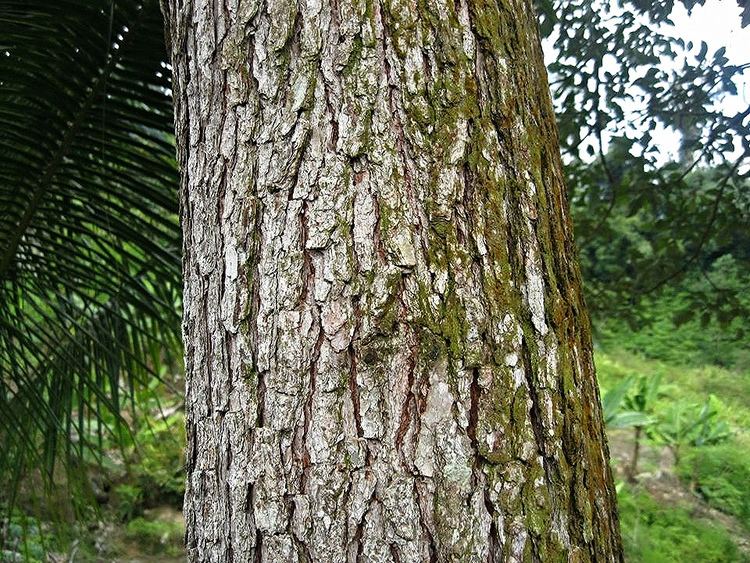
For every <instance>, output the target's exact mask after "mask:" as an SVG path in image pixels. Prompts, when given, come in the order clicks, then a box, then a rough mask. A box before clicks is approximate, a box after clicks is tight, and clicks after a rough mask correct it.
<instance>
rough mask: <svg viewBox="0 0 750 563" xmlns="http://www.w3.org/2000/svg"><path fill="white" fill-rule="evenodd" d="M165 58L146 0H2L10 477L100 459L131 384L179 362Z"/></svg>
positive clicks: (2, 359) (3, 304)
mask: <svg viewBox="0 0 750 563" xmlns="http://www.w3.org/2000/svg"><path fill="white" fill-rule="evenodd" d="M165 58H166V57H165V53H164V45H163V31H162V22H161V15H160V13H159V7H158V2H157V1H155V0H143V1H140V2H133V1H124V0H122V1H115V0H87V1H85V2H84V1H73V0H28V1H24V0H0V448H1V449H2V452H3V455H2V456H0V478H2V481H3V484H4V485H6V486H7V485H8V484H9V483H10V484H12V483H15V482H17V479H18V476H19V473H20V472H21V471H24V470H26V469H28V468H39V469H43V474H44V475H45V476H46V478H47V479H48V480H51V479H52V477H53V475H54V474H55V471H54V470H55V467H56V464H57V463H58V462H59V461H60V460H62V461H64V462H69V461H72V460H74V459H80V458H82V457H84V456H87V455H90V454H94V455H95V456H96V455H101V447H102V444H103V443H104V442H105V439H107V438H109V440H108V441H110V443H111V442H117V440H118V439H120V437H122V435H123V429H124V428H125V427H126V425H125V424H124V419H123V418H122V413H123V409H124V408H125V407H126V406H127V405H128V404H130V403H129V401H131V400H132V393H133V391H134V390H135V389H137V388H139V387H140V386H143V384H144V383H145V382H147V381H149V380H151V379H152V378H153V377H155V376H156V374H157V370H158V367H159V365H160V364H163V362H169V363H171V364H172V365H175V359H176V358H178V357H179V306H180V297H179V295H180V294H179V288H180V259H179V255H180V245H181V242H180V234H179V229H178V222H177V213H178V209H177V190H176V187H177V174H176V163H175V160H174V147H173V140H172V137H171V135H172V108H171V101H170V97H169V93H170V91H169V88H170V83H169V77H170V73H169V71H168V69H167V68H166V65H165V64H164V63H163V61H164V60H165ZM8 490H12V491H14V490H15V489H13V487H12V486H11V488H10V489H8ZM10 494H11V493H8V494H6V497H9V496H10ZM0 500H2V498H0ZM5 500H6V501H8V500H9V498H6V499H5Z"/></svg>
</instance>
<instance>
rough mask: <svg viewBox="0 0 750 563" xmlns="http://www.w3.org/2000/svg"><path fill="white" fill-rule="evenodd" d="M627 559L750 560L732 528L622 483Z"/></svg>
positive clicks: (634, 562)
mask: <svg viewBox="0 0 750 563" xmlns="http://www.w3.org/2000/svg"><path fill="white" fill-rule="evenodd" d="M618 500H619V504H620V524H621V527H622V538H623V543H624V547H625V554H626V560H627V561H628V562H630V563H674V562H678V561H685V562H688V561H690V562H696V563H698V562H700V563H734V562H738V563H739V562H746V561H750V559H748V557H747V555H746V554H743V553H742V552H741V551H740V550H739V548H738V547H737V545H736V544H735V543H734V541H733V539H732V537H731V535H730V534H729V532H728V531H727V530H726V529H724V528H723V527H722V526H720V525H718V524H717V523H715V522H712V521H710V520H706V519H702V518H694V517H693V515H692V514H691V512H690V510H689V509H688V508H685V507H682V506H667V505H664V504H660V503H659V502H657V501H656V500H655V499H654V498H653V497H651V496H650V495H649V494H648V493H646V492H643V491H638V490H633V489H630V488H629V487H626V486H624V487H622V488H621V490H620V493H619V495H618Z"/></svg>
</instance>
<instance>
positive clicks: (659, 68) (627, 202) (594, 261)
mask: <svg viewBox="0 0 750 563" xmlns="http://www.w3.org/2000/svg"><path fill="white" fill-rule="evenodd" d="M704 3H705V2H704V1H696V0H687V1H684V2H682V4H684V6H685V7H686V8H688V9H691V8H693V7H694V6H696V5H702V4H704ZM738 4H739V5H740V6H741V7H742V10H743V12H742V14H743V15H742V21H743V24H744V25H747V23H748V21H749V20H750V7H748V5H747V4H746V3H745V2H744V1H740V2H738ZM538 5H539V8H540V13H541V14H542V26H541V27H542V30H543V32H544V35H545V36H546V37H547V38H548V40H549V41H550V43H551V44H552V45H553V51H554V53H555V57H554V60H553V61H552V62H551V63H550V66H549V70H550V74H551V80H552V92H553V100H554V101H555V107H556V111H557V115H558V122H559V124H560V132H561V134H560V143H561V147H562V152H563V157H564V162H565V163H566V176H567V184H568V189H569V195H570V200H571V206H572V208H573V213H574V219H575V224H576V234H577V237H576V240H577V243H578V244H579V247H580V252H581V262H582V268H583V274H584V279H585V280H586V283H587V300H588V302H589V304H590V305H591V306H592V309H593V311H594V314H595V315H597V316H599V317H611V316H617V317H621V318H622V317H626V318H630V319H631V320H634V321H640V322H641V323H642V322H644V321H647V320H653V319H650V318H649V315H648V313H649V308H650V306H651V303H650V300H651V299H653V298H655V297H659V296H660V295H663V294H664V293H666V294H668V295H669V294H672V293H675V292H679V293H681V297H682V300H683V306H682V307H681V308H680V310H679V311H677V313H678V315H677V320H678V321H684V320H686V318H687V317H686V316H685V315H688V314H691V313H692V314H694V313H695V312H696V311H697V312H699V313H705V315H706V318H705V322H708V321H709V320H711V319H714V320H717V321H719V322H720V323H722V324H724V325H726V324H727V323H729V322H730V321H731V320H732V319H733V318H736V317H743V316H745V317H746V316H747V313H748V312H749V311H748V309H747V303H746V302H745V301H744V300H743V299H742V292H737V291H736V289H734V288H733V285H734V284H733V283H731V281H730V283H728V284H727V283H724V282H725V280H723V279H722V277H721V276H717V275H715V274H712V270H713V269H714V268H715V265H716V261H717V260H719V259H722V257H724V258H725V259H727V258H729V259H731V260H732V261H733V262H734V264H735V265H736V267H737V268H738V271H739V275H741V276H744V275H746V274H747V273H748V272H750V256H749V255H748V248H750V246H749V245H748V241H747V237H746V235H745V234H744V233H747V232H748V231H749V230H750V223H749V221H750V199H749V198H748V196H747V193H748V189H747V188H748V180H747V178H748V173H749V172H750V168H749V167H748V165H747V163H748V157H750V109H748V108H744V109H742V110H740V111H738V112H736V113H733V112H732V111H731V110H725V109H723V107H722V104H721V103H720V102H721V101H722V100H723V99H724V98H725V97H726V96H729V95H736V94H737V86H736V80H737V78H738V77H739V76H741V75H743V74H746V73H747V72H748V69H749V68H750V60H747V61H740V62H739V63H738V62H735V61H732V62H730V61H729V60H728V59H727V57H726V50H725V49H724V48H719V49H718V50H716V51H715V52H714V53H709V52H708V46H707V45H706V44H705V43H702V44H700V45H693V44H692V43H686V42H685V41H683V40H682V39H679V38H675V37H674V35H673V31H672V30H671V29H670V26H671V25H672V23H671V20H670V15H671V13H672V10H673V8H674V5H675V2H672V1H670V2H653V3H652V2H641V1H638V0H625V1H622V2H613V1H609V0H602V1H594V2H592V1H589V0H577V1H573V2H556V1H543V2H538ZM738 11H739V10H738ZM659 128H663V129H667V130H671V131H674V132H678V133H680V134H681V137H682V147H681V150H680V158H679V160H677V161H667V162H665V156H666V155H665V154H664V152H663V151H662V150H661V148H660V146H659V138H658V137H655V136H654V132H655V131H656V130H657V129H659ZM705 280H708V282H709V283H708V284H706V283H697V282H700V281H702V282H705ZM643 299H645V303H643V306H640V305H641V302H642V300H643ZM680 312H684V315H682V316H681V315H680V314H679V313H680ZM643 313H645V315H644V314H643ZM738 336H739V337H741V335H738Z"/></svg>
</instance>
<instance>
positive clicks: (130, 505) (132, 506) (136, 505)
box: [114, 483, 143, 522]
mask: <svg viewBox="0 0 750 563" xmlns="http://www.w3.org/2000/svg"><path fill="white" fill-rule="evenodd" d="M114 497H115V498H114V500H115V502H114V504H115V506H116V507H117V508H116V510H117V517H118V519H119V520H122V521H123V522H127V521H128V520H132V519H133V518H135V517H136V516H138V515H139V514H140V513H141V512H142V511H143V491H142V490H141V488H140V487H138V486H136V485H132V484H130V483H120V484H119V485H117V486H115V488H114Z"/></svg>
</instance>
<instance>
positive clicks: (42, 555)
mask: <svg viewBox="0 0 750 563" xmlns="http://www.w3.org/2000/svg"><path fill="white" fill-rule="evenodd" d="M53 541H54V538H53V537H52V536H50V534H48V533H46V532H44V531H43V530H42V528H41V527H40V523H39V522H38V521H37V520H35V519H33V518H29V517H28V516H25V515H23V514H20V513H18V512H17V511H14V513H13V516H11V517H10V518H6V519H3V520H0V561H3V562H5V561H7V562H11V561H19V562H21V561H23V562H26V563H42V562H43V561H45V560H46V554H47V551H48V548H49V546H50V545H51V543H52V542H53Z"/></svg>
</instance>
